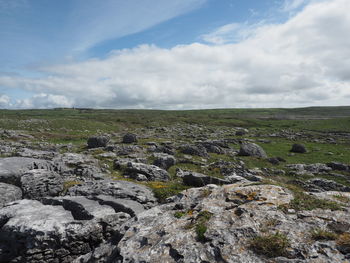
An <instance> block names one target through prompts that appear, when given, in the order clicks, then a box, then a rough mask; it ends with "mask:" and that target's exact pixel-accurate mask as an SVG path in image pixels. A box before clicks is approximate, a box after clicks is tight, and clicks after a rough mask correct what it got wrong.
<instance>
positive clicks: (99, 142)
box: [87, 136, 110, 148]
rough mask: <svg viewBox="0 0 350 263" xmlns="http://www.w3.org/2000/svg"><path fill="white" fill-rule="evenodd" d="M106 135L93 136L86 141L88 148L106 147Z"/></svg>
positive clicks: (107, 140)
mask: <svg viewBox="0 0 350 263" xmlns="http://www.w3.org/2000/svg"><path fill="white" fill-rule="evenodd" d="M109 139H110V138H109V137H108V136H93V137H90V138H89V139H88V141H87V144H88V148H98V147H106V146H107V143H108V142H109Z"/></svg>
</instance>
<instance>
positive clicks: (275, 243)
mask: <svg viewBox="0 0 350 263" xmlns="http://www.w3.org/2000/svg"><path fill="white" fill-rule="evenodd" d="M289 246H290V243H289V240H288V238H287V236H286V235H285V234H282V233H279V232H276V233H275V234H267V235H261V236H257V237H254V238H253V239H252V240H251V241H250V248H251V249H253V250H254V251H255V252H256V253H258V254H262V255H265V256H267V257H270V258H273V257H279V256H286V255H287V249H288V247H289Z"/></svg>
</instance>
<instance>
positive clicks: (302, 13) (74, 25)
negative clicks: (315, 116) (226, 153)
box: [0, 0, 350, 109]
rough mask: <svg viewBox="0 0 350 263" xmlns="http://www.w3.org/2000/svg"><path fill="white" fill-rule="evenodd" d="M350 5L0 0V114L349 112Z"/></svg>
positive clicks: (256, 0) (337, 1) (249, 0)
mask: <svg viewBox="0 0 350 263" xmlns="http://www.w3.org/2000/svg"><path fill="white" fill-rule="evenodd" d="M349 10H350V1H349V0H128V1H125V0H103V1H101V0H60V1H54V0H50V1H48V0H0V39H1V41H0V50H1V52H0V108H52V107H94V108H157V109H197V108H237V107H301V106H315V105H321V106H327V105H350V37H349V36H350V12H349Z"/></svg>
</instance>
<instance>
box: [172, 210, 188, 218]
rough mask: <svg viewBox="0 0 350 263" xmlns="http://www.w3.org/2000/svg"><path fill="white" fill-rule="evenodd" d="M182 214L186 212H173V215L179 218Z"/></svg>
mask: <svg viewBox="0 0 350 263" xmlns="http://www.w3.org/2000/svg"><path fill="white" fill-rule="evenodd" d="M184 215H186V213H185V212H182V211H177V212H175V214H174V216H175V217H176V218H181V217H183V216H184Z"/></svg>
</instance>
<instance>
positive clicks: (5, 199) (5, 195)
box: [0, 183, 22, 208]
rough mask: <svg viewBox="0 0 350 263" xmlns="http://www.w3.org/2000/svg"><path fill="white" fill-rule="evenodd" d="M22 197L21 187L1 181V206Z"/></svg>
mask: <svg viewBox="0 0 350 263" xmlns="http://www.w3.org/2000/svg"><path fill="white" fill-rule="evenodd" d="M19 199H22V190H21V188H19V187H17V186H15V185H11V184H5V183H0V208H1V207H3V206H4V205H5V204H6V203H9V202H12V201H16V200H19Z"/></svg>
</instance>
